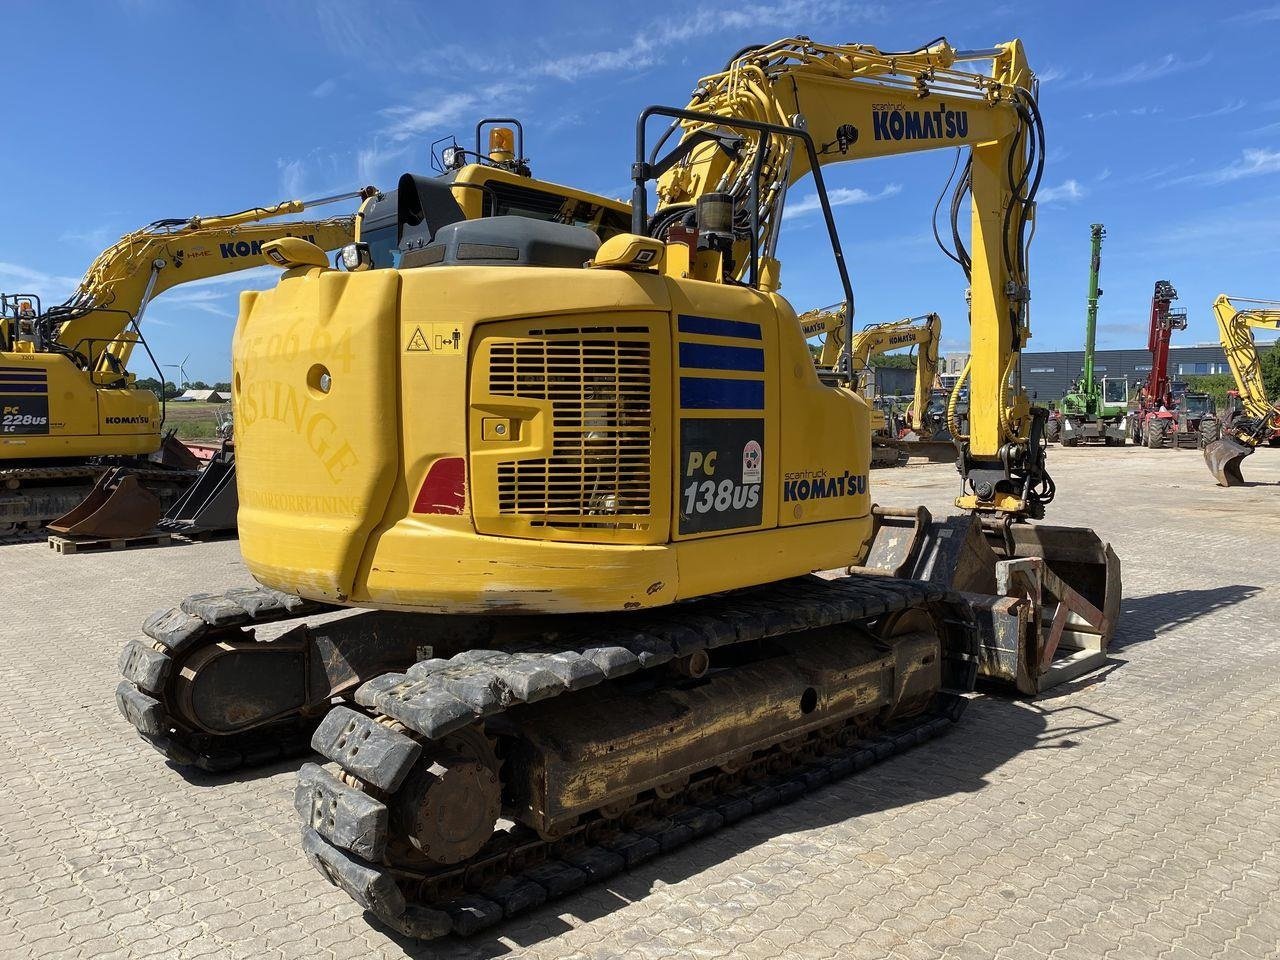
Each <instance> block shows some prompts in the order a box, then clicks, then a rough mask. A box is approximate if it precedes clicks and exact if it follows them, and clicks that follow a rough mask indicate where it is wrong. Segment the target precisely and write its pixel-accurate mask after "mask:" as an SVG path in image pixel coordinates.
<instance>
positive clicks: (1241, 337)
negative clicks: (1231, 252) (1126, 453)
mask: <svg viewBox="0 0 1280 960" xmlns="http://www.w3.org/2000/svg"><path fill="white" fill-rule="evenodd" d="M1237 303H1240V304H1248V306H1245V307H1240V306H1237ZM1213 315H1214V317H1216V318H1217V321H1218V333H1219V335H1220V336H1221V339H1222V350H1223V352H1224V353H1226V355H1227V366H1229V367H1230V368H1231V375H1232V376H1233V377H1234V378H1235V381H1236V388H1237V390H1238V392H1239V398H1240V410H1239V411H1238V412H1236V413H1235V414H1234V415H1232V416H1230V417H1224V418H1223V420H1222V436H1221V438H1219V439H1217V440H1214V441H1213V442H1211V443H1209V444H1208V445H1207V446H1206V447H1205V448H1204V461H1205V463H1206V464H1208V466H1209V472H1210V473H1212V474H1213V477H1214V479H1215V480H1217V481H1218V486H1220V487H1238V486H1241V485H1243V484H1244V476H1243V475H1242V474H1241V473H1240V463H1241V461H1243V460H1244V458H1245V457H1247V456H1249V455H1250V454H1251V453H1253V451H1254V450H1256V449H1257V448H1258V447H1260V446H1262V444H1264V443H1267V442H1269V441H1272V438H1273V437H1277V436H1280V398H1277V399H1275V400H1271V399H1269V398H1268V397H1267V387H1266V384H1265V383H1264V382H1263V379H1262V364H1261V363H1260V362H1259V360H1258V348H1257V345H1256V344H1255V343H1254V340H1253V331H1254V330H1255V329H1261V330H1280V301H1276V300H1247V299H1245V298H1243V297H1228V296H1227V295H1226V294H1225V293H1224V294H1220V295H1219V296H1218V299H1216V300H1214V301H1213ZM1272 349H1275V348H1272Z"/></svg>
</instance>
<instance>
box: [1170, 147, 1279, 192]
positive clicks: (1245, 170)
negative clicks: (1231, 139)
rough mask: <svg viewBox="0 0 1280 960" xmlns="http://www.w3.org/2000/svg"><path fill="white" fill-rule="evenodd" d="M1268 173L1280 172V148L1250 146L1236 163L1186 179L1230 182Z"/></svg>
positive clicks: (1206, 181)
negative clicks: (1270, 148) (1269, 148)
mask: <svg viewBox="0 0 1280 960" xmlns="http://www.w3.org/2000/svg"><path fill="white" fill-rule="evenodd" d="M1266 173H1280V150H1268V149H1267V148H1266V147H1260V148H1250V149H1247V150H1245V151H1244V152H1243V153H1242V154H1241V156H1240V159H1239V160H1237V161H1235V163H1229V164H1227V165H1226V166H1225V167H1220V168H1218V169H1217V170H1211V171H1208V172H1207V173H1202V174H1198V175H1197V176H1195V177H1189V178H1186V179H1195V180H1202V181H1204V182H1205V183H1230V182H1231V181H1233V180H1241V179H1243V178H1245V177H1256V176H1260V175H1262V174H1266Z"/></svg>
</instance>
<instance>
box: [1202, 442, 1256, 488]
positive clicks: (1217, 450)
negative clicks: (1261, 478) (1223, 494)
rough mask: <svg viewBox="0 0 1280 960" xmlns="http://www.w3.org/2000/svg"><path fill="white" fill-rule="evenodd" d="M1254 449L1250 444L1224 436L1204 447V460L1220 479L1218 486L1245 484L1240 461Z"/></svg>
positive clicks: (1216, 478)
mask: <svg viewBox="0 0 1280 960" xmlns="http://www.w3.org/2000/svg"><path fill="white" fill-rule="evenodd" d="M1253 451H1254V448H1253V447H1251V446H1249V445H1248V444H1245V443H1241V442H1240V441H1239V440H1232V439H1231V438H1230V437H1223V438H1222V439H1221V440H1214V441H1213V442H1212V443H1210V444H1208V445H1207V446H1206V447H1205V448H1204V462H1205V463H1206V464H1207V465H1208V467H1209V472H1210V473H1212V474H1213V477H1214V479H1215V480H1217V481H1218V486H1220V487H1241V486H1244V476H1243V475H1242V474H1241V473H1240V462H1241V461H1242V460H1244V458H1245V457H1247V456H1249V454H1251V453H1253Z"/></svg>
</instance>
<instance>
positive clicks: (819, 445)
mask: <svg viewBox="0 0 1280 960" xmlns="http://www.w3.org/2000/svg"><path fill="white" fill-rule="evenodd" d="M654 119H661V120H663V121H665V122H666V124H667V126H666V132H665V133H663V134H662V135H661V136H660V138H659V139H657V141H656V142H655V141H653V140H651V139H650V137H649V124H650V121H651V120H654ZM670 140H674V141H675V145H674V146H673V147H670V149H669V150H668V151H667V152H666V153H664V152H663V148H664V146H666V145H667V142H668V141H670ZM501 141H502V138H501V136H499V138H498V147H499V148H498V149H495V150H493V151H492V155H491V157H490V158H489V159H488V160H487V161H483V162H478V163H474V164H468V165H466V166H464V167H462V168H461V169H457V168H454V169H451V170H450V171H449V173H447V174H446V175H444V176H442V177H439V178H427V177H417V176H413V175H405V176H404V177H402V178H401V180H400V182H399V185H398V195H397V201H398V215H397V231H396V234H397V236H396V250H397V251H398V252H397V254H396V256H398V261H396V262H395V265H394V266H385V267H384V266H382V265H381V264H380V263H379V260H378V257H377V256H375V255H373V253H372V250H368V251H365V250H362V249H361V248H359V247H356V248H353V249H352V251H351V252H350V256H349V257H348V256H347V255H346V254H345V253H344V256H343V261H344V262H347V263H350V264H354V265H356V266H357V267H358V268H361V269H356V270H354V271H350V272H344V271H342V270H335V269H330V268H328V267H327V266H326V265H325V262H324V259H323V257H322V256H321V255H320V252H319V250H318V249H317V248H316V247H315V246H313V245H311V244H308V243H306V242H305V241H303V240H300V239H290V240H282V241H279V242H277V243H274V244H267V245H266V246H265V248H264V253H265V254H266V257H267V259H269V260H272V261H274V262H276V263H277V264H278V265H279V266H280V267H281V268H282V270H283V273H282V276H281V279H280V282H279V284H278V285H277V286H276V287H275V288H274V289H273V290H270V291H266V292H262V293H246V294H244V295H242V298H241V315H240V322H239V325H238V328H237V331H236V337H235V344H234V349H233V360H234V374H233V376H234V386H233V390H234V394H235V417H236V423H235V429H236V436H237V438H238V442H239V445H240V446H239V458H240V459H239V461H238V463H239V469H240V501H241V507H240V517H239V519H240V535H241V546H242V551H243V556H244V559H245V562H246V563H247V565H248V567H249V569H250V570H251V571H252V573H253V575H254V577H255V578H256V579H257V580H258V581H260V583H261V584H262V585H263V586H262V587H261V588H245V589H240V590H233V591H229V592H228V593H226V594H223V595H220V596H209V595H200V596H195V597H190V598H188V599H187V600H186V601H184V602H183V603H182V604H181V605H180V606H178V607H175V608H174V609H172V610H168V611H164V612H162V613H159V614H157V615H155V616H153V617H152V618H150V619H149V620H148V621H147V623H146V625H145V627H144V633H145V637H144V638H142V639H139V640H137V641H134V642H133V643H131V644H130V645H129V646H128V647H127V648H126V649H125V651H124V652H123V655H122V659H121V666H122V671H123V673H124V680H123V681H122V683H121V685H120V687H119V690H118V694H117V696H118V701H119V704H120V708H121V710H122V712H123V713H124V715H125V716H126V717H127V718H128V719H129V720H130V721H131V722H132V723H133V724H134V726H135V727H136V728H137V729H138V731H139V732H140V733H141V734H142V735H143V736H144V737H146V738H147V739H148V740H149V741H150V742H151V743H153V744H154V745H155V746H156V747H157V748H159V749H160V750H161V751H162V752H163V753H165V755H166V756H168V757H169V758H170V759H172V760H173V761H175V762H178V763H188V764H200V765H203V766H206V767H211V768H220V769H221V768H227V767H232V766H236V765H239V764H242V763H252V762H255V761H260V760H261V759H263V758H265V757H272V756H278V755H279V753H280V751H281V749H282V747H281V745H282V744H285V743H294V744H296V743H297V742H299V740H301V739H304V738H305V735H306V732H307V731H308V729H309V728H311V727H313V726H314V725H315V723H316V722H317V721H318V720H319V719H320V718H321V717H324V720H323V722H321V723H320V724H319V726H318V727H315V732H314V736H313V738H312V740H311V742H312V744H313V745H314V747H315V748H316V749H317V750H318V751H319V752H320V753H321V754H322V755H323V756H324V757H326V758H328V759H329V760H330V761H332V762H333V763H334V764H336V765H337V767H336V768H330V769H331V770H332V771H333V772H330V770H326V769H323V768H321V767H319V766H316V765H314V764H307V765H305V766H304V767H303V768H302V770H301V772H300V778H299V783H298V789H297V793H296V798H295V802H296V807H297V810H298V813H299V816H300V817H301V820H302V825H303V845H304V848H305V850H306V852H307V855H308V856H309V857H310V858H311V859H312V861H313V862H314V863H315V865H316V866H317V867H318V868H319V869H320V870H321V871H322V872H323V873H324V875H325V876H326V877H328V878H329V879H330V880H331V881H333V882H334V883H336V884H338V885H339V886H341V887H342V888H343V889H344V890H346V891H347V892H348V893H349V894H350V895H351V896H353V897H354V898H355V899H356V900H357V901H358V902H360V903H361V904H362V905H363V906H364V907H365V908H367V909H368V910H369V911H371V912H372V913H374V914H375V915H377V916H378V917H379V918H380V919H381V920H383V921H384V922H386V923H388V924H390V925H392V926H393V927H395V928H397V929H398V930H400V931H403V932H404V933H406V934H409V935H412V936H419V937H432V936H440V935H444V934H447V933H449V932H450V931H454V932H457V933H468V932H473V931H475V930H477V929H480V928H482V927H485V926H487V925H489V924H492V923H495V922H498V921H499V920H501V919H502V918H503V917H505V916H510V915H511V914H513V913H515V912H517V911H519V910H521V909H524V908H527V907H529V906H532V905H536V904H538V903H541V902H543V901H545V900H546V899H547V898H549V897H554V896H556V895H559V894H561V893H564V892H565V891H568V890H571V889H575V888H576V887H580V886H582V885H583V884H586V883H588V882H592V881H595V880H599V879H602V878H604V877H607V876H609V875H611V874H612V873H614V872H616V871H618V870H621V869H624V868H626V867H628V866H630V865H633V864H635V863H638V862H639V861H641V860H643V859H646V858H647V857H650V856H654V855H655V854H658V853H659V852H661V851H665V850H669V849H671V848H673V847H674V846H676V845H678V844H680V843H682V842H685V841H687V840H689V839H690V838H692V837H694V836H698V835H701V834H705V833H707V832H710V831H712V830H715V829H717V828H718V827H720V826H721V825H723V824H725V823H728V822H731V821H733V820H736V819H738V818H740V817H743V816H745V815H747V814H749V813H751V812H753V811H756V810H760V809H763V808H764V807H766V806H769V805H770V804H773V803H778V802H780V801H783V800H786V799H790V798H793V797H795V796H798V795H799V794H801V793H803V792H805V791H806V790H809V789H814V788H816V787H817V786H819V785H820V784H822V783H824V782H826V781H828V780H831V779H833V778H838V777H841V776H844V775H846V774H848V773H850V772H852V771H854V770H857V769H862V768H863V767H865V766H868V765H870V764H872V763H874V762H875V761H876V760H877V759H880V758H883V757H886V756H889V755H890V754H892V753H894V752H895V751H898V750H901V749H905V748H907V747H909V746H911V745H912V744H915V743H917V742H919V741H921V740H923V739H926V738H929V737H932V736H934V735H936V734H938V733H940V732H942V731H943V730H945V729H946V728H948V727H949V726H950V725H951V723H952V722H953V721H954V720H956V719H957V718H958V717H959V716H960V713H961V710H962V708H963V706H964V703H965V694H966V693H967V692H968V691H969V690H971V689H972V687H973V685H974V683H975V678H976V676H977V674H978V673H979V672H982V673H983V674H986V675H989V676H993V677H1000V678H1004V679H1007V680H1009V681H1011V682H1015V683H1017V684H1018V685H1019V687H1020V688H1022V689H1024V690H1035V689H1037V688H1038V687H1040V686H1043V685H1044V684H1045V683H1048V682H1052V681H1053V680H1055V679H1057V678H1058V677H1059V676H1061V674H1055V673H1054V671H1055V670H1056V669H1057V668H1058V666H1059V665H1060V664H1061V663H1062V662H1063V659H1062V658H1061V654H1062V653H1063V652H1064V650H1066V649H1067V648H1071V649H1072V650H1073V651H1075V652H1073V653H1072V654H1071V655H1070V656H1069V657H1067V658H1066V659H1067V660H1068V661H1070V662H1071V663H1072V664H1073V665H1074V666H1073V667H1071V668H1069V669H1078V668H1081V666H1082V665H1084V664H1087V663H1097V662H1098V658H1099V657H1100V656H1102V654H1103V651H1105V647H1106V643H1107V638H1108V637H1109V635H1110V632H1111V630H1112V628H1113V626H1114V623H1115V618H1116V615H1117V610H1118V602H1119V565H1118V563H1117V561H1116V559H1115V555H1114V553H1112V552H1111V551H1110V549H1109V548H1108V547H1106V545H1105V544H1103V543H1102V542H1101V541H1099V539H1098V537H1097V536H1096V535H1094V534H1093V533H1092V532H1091V531H1087V530H1068V529H1063V528H1055V527H1046V526H1041V525H1035V524H1032V523H1029V522H1026V521H1028V520H1030V519H1033V518H1038V517H1040V516H1041V515H1042V514H1043V512H1044V508H1045V507H1046V506H1047V505H1048V504H1049V502H1050V501H1051V500H1052V499H1053V483H1052V481H1051V480H1050V478H1049V475H1048V473H1047V471H1046V469H1045V459H1044V442H1043V438H1042V430H1043V426H1044V422H1045V417H1046V411H1044V410H1041V409H1038V408H1033V407H1032V406H1031V404H1030V402H1029V399H1028V397H1027V396H1026V394H1025V392H1024V391H1023V390H1022V388H1021V386H1020V384H1019V380H1018V358H1019V353H1020V351H1021V349H1022V347H1023V346H1024V344H1025V343H1026V342H1027V339H1028V337H1029V336H1030V332H1031V329H1030V316H1029V313H1028V305H1029V302H1030V286H1029V276H1028V271H1027V262H1028V261H1027V240H1028V236H1029V232H1030V231H1029V227H1030V221H1031V218H1032V217H1033V215H1034V196H1035V190H1036V186H1037V184H1038V182H1039V170H1040V160H1041V159H1042V158H1043V156H1044V143H1043V130H1042V127H1041V123H1040V117H1039V112H1038V109H1037V106H1036V101H1035V96H1034V78H1033V75H1032V73H1031V71H1030V70H1029V69H1028V67H1027V64H1026V61H1025V58H1024V54H1023V50H1022V46H1021V44H1020V43H1018V42H1016V41H1015V42H1012V43H1005V44H1001V45H999V46H997V47H994V48H991V49H988V50H977V51H968V52H961V51H956V50H954V49H952V48H951V47H950V46H949V45H947V44H946V43H945V41H940V42H938V43H935V44H932V45H930V46H929V47H927V48H922V49H920V50H916V51H911V52H905V53H885V52H881V51H879V50H877V49H875V48H874V47H869V46H863V45H839V46H831V45H826V44H819V43H814V42H811V41H809V40H808V39H804V38H797V39H787V40H782V41H778V42H776V43H771V44H767V45H763V46H758V47H755V46H753V47H750V48H747V49H745V50H743V51H741V52H739V53H738V54H736V55H735V56H734V57H733V58H732V60H731V61H730V62H729V63H728V65H727V66H726V67H725V68H724V69H723V70H722V71H720V72H718V73H715V74H713V75H711V76H708V77H706V78H704V79H703V80H702V81H701V82H700V84H699V85H698V88H697V92H696V94H695V96H694V100H693V102H692V103H690V104H689V105H688V106H687V107H686V108H683V109H674V108H668V107H649V108H647V109H645V110H644V111H643V112H642V113H641V114H640V118H639V121H638V124H637V128H636V152H635V164H634V166H633V167H632V175H633V180H634V189H633V194H632V199H631V206H630V223H629V226H628V228H627V229H625V230H623V231H621V232H617V233H612V232H611V233H612V235H611V236H608V237H607V239H603V242H602V237H601V232H600V231H599V230H598V229H593V227H594V226H598V221H596V222H592V221H591V220H589V219H584V218H582V217H581V216H580V214H579V213H578V212H577V211H578V210H579V208H578V207H577V206H575V205H573V204H570V203H568V202H566V203H565V204H562V205H561V206H560V207H559V208H558V209H556V210H555V211H551V212H550V216H549V218H537V217H530V216H520V215H505V216H504V215H498V216H486V217H482V218H478V219H467V218H466V211H465V209H464V204H465V203H467V202H479V200H480V198H479V197H475V198H474V200H472V199H470V198H471V196H472V194H474V193H475V191H472V190H469V189H464V187H465V185H466V183H467V182H468V178H471V177H473V176H474V172H475V171H476V170H477V169H484V168H485V167H486V165H487V164H488V163H494V164H497V165H510V164H511V163H512V161H513V156H512V154H511V152H510V149H509V146H508V147H507V148H505V149H504V148H503V145H502V142H501ZM948 147H964V148H967V151H968V153H967V160H966V162H965V163H964V166H963V172H962V175H961V178H960V182H959V192H960V197H962V196H963V195H964V194H965V193H971V195H972V203H971V205H970V210H971V220H970V230H969V233H970V236H971V241H970V243H968V244H964V243H960V242H957V243H956V245H955V246H954V248H953V249H952V250H951V251H950V253H951V255H952V256H953V257H954V258H955V259H956V260H957V261H958V262H959V263H960V265H961V266H962V267H963V269H964V272H965V274H966V276H967V277H968V278H969V282H970V285H971V291H972V298H971V304H972V314H971V317H970V325H971V339H972V345H971V349H970V360H969V369H968V371H967V373H966V375H965V376H966V378H967V380H968V383H969V396H970V411H969V427H970V432H969V434H968V435H965V436H960V437H957V443H958V445H959V448H960V449H959V458H958V467H959V470H960V479H961V489H960V491H959V497H958V498H957V501H956V503H957V506H958V507H959V508H960V510H961V511H962V515H961V516H958V517H955V518H952V519H950V520H948V521H945V522H941V523H936V522H931V521H930V518H929V517H928V514H927V512H925V511H924V510H923V508H920V509H916V510H886V509H880V508H877V507H874V506H873V501H872V488H871V483H870V481H869V478H868V465H869V459H870V451H871V436H870V434H871V431H870V410H869V404H868V401H867V400H866V399H865V398H864V397H863V396H861V395H860V394H859V393H858V392H857V391H855V390H853V389H851V385H850V384H848V383H846V384H841V385H836V386H828V385H826V384H824V383H823V382H822V380H821V379H820V378H819V376H818V374H817V371H816V370H815V367H814V364H813V361H812V359H811V356H810V352H809V349H808V345H807V343H806V337H805V334H804V331H803V330H802V328H801V326H800V324H799V323H798V321H797V317H796V314H795V311H794V310H793V309H792V307H791V306H790V304H788V303H787V301H786V300H784V299H783V298H782V297H781V296H780V295H779V293H778V288H779V282H780V270H781V264H780V263H779V261H778V260H777V259H776V257H775V255H774V253H775V249H776V248H775V244H776V241H777V238H778V232H779V230H780V228H781V227H782V224H783V217H782V214H783V209H784V204H785V196H786V193H787V190H788V188H789V187H790V186H791V185H792V184H794V183H796V182H797V181H799V180H800V179H801V178H804V177H811V178H812V181H813V186H814V189H815V191H816V195H817V197H818V198H819V201H820V203H821V205H822V210H823V216H824V220H825V222H826V225H827V232H828V236H829V239H830V244H831V250H832V254H833V258H834V266H835V275H836V276H838V278H839V282H840V284H841V286H842V288H843V290H844V292H845V299H846V301H847V303H848V310H847V312H846V316H847V318H848V323H849V324H850V331H849V332H850V334H851V333H852V323H853V314H854V311H853V298H852V284H851V282H850V279H849V275H848V271H847V269H846V265H845V262H844V259H843V256H842V254H841V251H840V244H839V238H838V236H837V234H836V231H835V228H834V221H833V218H832V214H831V209H830V203H829V202H828V199H827V194H826V191H825V188H824V185H823V179H822V169H823V167H824V166H825V165H826V164H828V163H833V162H840V161H852V160H859V159H862V158H866V157H878V156H886V155H896V154H905V153H911V152H915V151H921V150H933V149H939V148H948ZM477 152H478V151H477ZM516 156H517V157H518V153H517V155H516ZM481 159H483V158H481ZM652 180H656V181H657V184H658V187H657V198H658V203H657V206H656V208H651V206H650V196H649V193H650V191H649V189H648V185H649V182H650V181H652ZM528 188H529V189H532V190H542V191H545V190H546V189H547V187H546V185H543V184H540V183H539V182H537V181H532V180H530V181H529V182H528ZM527 209H528V208H526V210H527ZM953 209H954V210H955V211H956V215H955V218H954V222H953V231H952V235H953V237H954V238H955V240H956V241H959V240H960V238H961V235H962V231H961V229H960V225H959V211H960V209H961V202H960V198H959V197H957V198H956V200H955V202H954V203H953ZM544 212H546V211H545V210H544ZM852 341H853V337H852V336H851V335H848V336H846V337H845V341H844V342H845V344H846V349H847V350H848V349H851V347H852ZM843 369H844V370H846V371H851V370H852V369H853V365H852V364H851V363H848V362H846V363H845V364H843ZM814 571H826V573H825V574H824V575H821V576H816V575H814ZM961 590H963V591H967V592H965V593H961V592H959V591H961ZM318 605H327V606H331V607H352V608H365V610H364V611H363V612H358V611H350V612H348V613H347V614H345V615H333V614H329V615H327V616H325V617H323V618H316V617H310V616H307V615H306V614H308V613H309V612H310V611H314V610H315V609H316V608H317V606H318ZM1076 653H1079V654H1081V656H1080V657H1079V658H1077V657H1076ZM336 697H343V698H346V699H347V700H348V704H347V705H341V706H336V707H335V706H334V704H333V701H334V698H336ZM339 768H340V769H339Z"/></svg>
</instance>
